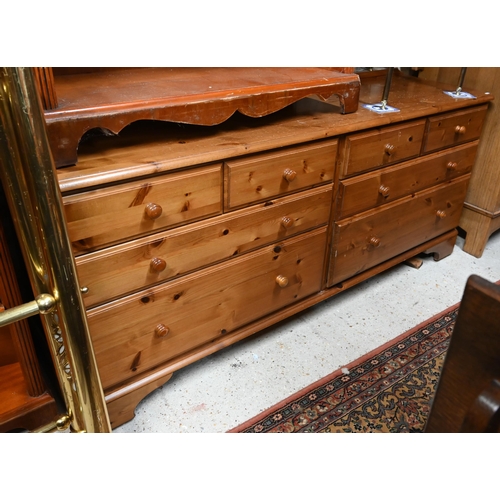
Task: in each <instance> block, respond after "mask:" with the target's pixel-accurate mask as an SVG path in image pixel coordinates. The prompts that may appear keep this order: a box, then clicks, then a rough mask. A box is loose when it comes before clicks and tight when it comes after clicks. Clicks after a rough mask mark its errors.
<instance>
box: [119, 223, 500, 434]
mask: <svg viewBox="0 0 500 500" xmlns="http://www.w3.org/2000/svg"><path fill="white" fill-rule="evenodd" d="M462 247H463V239H461V238H458V240H457V245H456V247H455V249H454V252H453V253H452V255H451V256H449V257H447V258H445V259H443V260H441V261H440V262H435V261H434V260H433V259H432V257H431V256H424V257H423V259H424V263H423V265H422V266H421V267H420V269H414V268H411V267H409V266H406V265H404V264H402V265H399V266H397V267H395V268H393V269H391V270H389V271H387V272H385V273H383V274H381V275H379V276H377V277H374V278H372V279H370V280H368V281H367V282H365V283H363V284H360V285H358V286H356V287H354V288H352V289H350V290H347V291H345V292H343V293H341V294H339V295H337V296H335V297H332V298H331V299H328V300H327V301H325V302H323V303H321V304H318V305H317V306H315V307H313V308H311V309H309V310H307V311H305V312H303V313H301V314H298V315H296V316H295V317H293V318H291V319H288V320H286V321H284V322H282V323H280V324H279V325H276V326H275V327H273V328H270V329H268V330H266V331H265V332H264V333H262V334H259V335H257V336H254V337H251V338H249V339H246V340H244V341H242V342H240V343H238V344H236V345H234V346H231V347H229V348H227V349H225V350H224V351H221V352H219V353H216V354H213V355H211V356H209V357H207V358H205V359H203V360H201V361H199V362H197V363H194V364H192V365H191V366H188V367H186V368H184V369H182V370H179V371H178V372H176V373H174V375H173V377H172V378H171V379H170V381H169V382H167V383H166V384H165V385H164V386H162V387H160V388H158V389H157V390H155V391H154V392H153V393H151V394H150V395H149V396H147V397H146V398H145V399H144V400H143V401H142V402H141V403H140V404H139V405H138V406H137V409H136V417H135V418H134V419H133V420H132V421H130V422H127V423H125V424H124V425H122V426H120V427H119V428H117V429H115V431H114V432H116V433H133V432H142V433H153V432H155V433H222V432H226V431H228V430H230V429H232V428H233V427H235V426H237V425H238V424H240V423H243V422H245V421H246V420H248V419H250V418H251V417H254V416H255V415H257V414H258V413H260V412H261V411H263V410H265V409H267V408H269V407H270V406H272V405H274V404H276V403H278V402H279V401H281V400H283V399H284V398H286V397H288V396H290V395H292V394H293V393H295V392H297V391H299V390H300V389H302V388H304V387H306V386H307V385H309V384H311V383H312V382H314V381H316V380H318V379H320V378H321V377H324V376H325V375H328V374H329V373H331V372H333V371H334V370H336V369H337V368H340V367H342V366H344V365H346V364H347V363H349V362H351V361H354V360H355V359H357V358H359V357H360V356H362V355H363V354H366V353H368V352H369V351H371V350H373V349H375V348H376V347H378V346H380V345H382V344H384V343H385V342H388V341H390V340H391V339H393V338H395V337H397V336H398V335H400V334H402V333H404V332H405V331H406V330H409V329H410V328H412V327H414V326H416V325H417V324H419V323H421V322H422V321H425V320H426V319H428V318H430V317H431V316H433V315H435V314H438V313H439V312H441V311H442V310H444V309H445V308H447V307H449V306H452V305H454V304H455V303H457V302H459V301H460V299H461V297H462V293H463V290H464V286H465V282H466V280H467V278H468V277H469V276H470V275H471V274H477V275H479V276H482V277H483V278H486V279H488V280H490V281H497V280H500V231H497V232H496V233H495V234H493V235H492V237H491V238H490V239H489V241H488V244H487V247H486V249H485V251H484V254H483V256H482V257H481V258H480V259H477V258H475V257H472V256H471V255H469V254H467V253H465V252H464V251H463V250H462Z"/></svg>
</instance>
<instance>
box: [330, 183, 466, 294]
mask: <svg viewBox="0 0 500 500" xmlns="http://www.w3.org/2000/svg"><path fill="white" fill-rule="evenodd" d="M469 178H470V175H465V176H463V177H460V178H458V179H455V180H453V181H450V182H447V183H445V184H443V185H441V186H439V187H438V188H433V189H428V190H425V191H421V192H419V193H418V194H417V195H416V196H414V197H412V196H410V197H406V198H402V199H401V200H399V201H396V202H394V203H392V204H390V205H387V206H385V207H381V208H376V209H374V210H371V211H369V212H366V213H365V214H364V215H363V216H360V217H352V218H350V219H345V220H344V221H341V222H338V223H336V224H335V228H334V242H333V247H332V256H331V262H332V265H331V268H330V270H329V280H328V284H329V285H333V284H335V283H338V282H339V281H342V280H344V279H347V278H349V277H351V276H354V275H356V274H358V273H359V272H361V271H364V270H366V269H369V268H371V267H373V266H375V265H377V264H379V263H381V262H383V261H385V260H387V259H390V258H392V257H394V256H396V255H398V254H400V253H402V252H405V251H406V250H409V249H411V248H413V247H415V246H417V245H419V244H421V243H424V242H425V241H428V240H430V239H432V238H434V237H436V236H439V235H440V234H442V233H445V232H446V231H449V230H451V229H453V228H455V227H457V226H458V221H459V219H460V214H461V213H462V205H463V201H464V198H465V193H466V190H467V183H468V180H469Z"/></svg>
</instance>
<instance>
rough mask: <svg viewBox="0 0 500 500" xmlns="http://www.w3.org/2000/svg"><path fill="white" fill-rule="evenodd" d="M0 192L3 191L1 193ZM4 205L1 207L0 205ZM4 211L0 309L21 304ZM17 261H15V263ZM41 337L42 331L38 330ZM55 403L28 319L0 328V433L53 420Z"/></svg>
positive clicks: (0, 226) (0, 243)
mask: <svg viewBox="0 0 500 500" xmlns="http://www.w3.org/2000/svg"><path fill="white" fill-rule="evenodd" d="M2 194H3V193H2ZM2 208H4V207H2ZM7 217H8V214H7V213H6V211H5V209H4V210H2V217H1V218H0V309H2V310H3V309H9V308H11V307H15V306H18V305H21V304H22V303H23V297H22V296H21V290H20V283H19V274H20V272H21V270H20V268H19V266H16V265H15V263H14V260H13V255H12V252H13V251H17V248H16V246H15V245H13V243H14V239H15V235H14V234H13V232H12V231H11V228H10V224H9V222H10V221H9V220H8V218H7ZM16 264H17V262H16ZM38 334H39V335H42V336H43V332H42V331H40V332H38ZM57 412H58V409H57V405H56V401H55V399H54V397H53V396H52V395H51V394H49V392H48V390H47V384H46V380H45V378H44V376H43V371H42V367H41V365H40V359H39V352H37V350H36V347H35V342H34V341H33V337H32V331H31V328H30V324H29V322H28V320H22V321H18V322H16V323H12V324H10V325H7V326H3V327H0V432H9V431H17V430H30V431H32V430H36V429H38V428H41V427H44V426H46V425H48V424H50V423H52V422H54V421H55V420H56V417H57Z"/></svg>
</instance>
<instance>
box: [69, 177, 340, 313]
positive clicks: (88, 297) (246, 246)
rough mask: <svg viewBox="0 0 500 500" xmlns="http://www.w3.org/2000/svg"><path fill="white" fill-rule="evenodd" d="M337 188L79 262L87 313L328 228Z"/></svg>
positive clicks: (192, 226) (157, 236)
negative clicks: (92, 309) (181, 277)
mask: <svg viewBox="0 0 500 500" xmlns="http://www.w3.org/2000/svg"><path fill="white" fill-rule="evenodd" d="M331 197H332V189H331V185H329V186H323V187H320V188H316V189H313V190H309V191H306V192H304V193H299V194H296V195H292V196H287V197H285V198H279V199H277V200H273V201H270V202H267V203H265V204H261V205H259V206H256V207H251V208H245V209H242V210H238V211H236V212H232V213H230V214H228V215H221V216H217V217H213V218H211V219H210V220H208V221H202V222H197V223H193V224H189V225H187V226H186V227H183V228H177V229H171V230H167V231H164V232H161V233H157V234H155V235H153V236H149V237H145V238H141V239H140V240H137V241H133V242H129V243H124V244H121V245H116V246H114V247H112V248H109V249H104V250H100V251H97V252H93V253H91V254H90V255H83V256H80V257H77V258H76V262H77V270H78V275H79V278H80V283H81V284H82V286H86V287H87V288H88V289H89V292H88V293H87V294H85V295H84V302H85V305H86V306H87V307H90V306H93V305H95V304H99V303H102V302H104V301H106V300H111V299H113V298H116V297H119V296H122V295H125V294H127V293H131V292H135V291H137V290H139V289H142V288H144V287H146V286H149V285H152V284H157V283H160V282H163V281H165V280H167V279H171V278H173V277H175V276H179V275H182V274H185V273H187V272H189V271H193V270H195V269H197V268H201V267H203V266H207V265H209V264H213V263H215V262H218V261H221V260H223V259H226V258H230V257H233V256H235V255H240V254H243V253H245V252H248V251H250V250H253V249H255V248H258V247H262V246H265V245H269V244H270V243H273V242H276V241H278V240H281V239H283V238H288V237H290V236H293V235H295V234H298V233H300V232H304V231H306V230H309V229H312V228H315V227H318V226H321V225H326V224H327V223H328V219H329V216H330V207H331Z"/></svg>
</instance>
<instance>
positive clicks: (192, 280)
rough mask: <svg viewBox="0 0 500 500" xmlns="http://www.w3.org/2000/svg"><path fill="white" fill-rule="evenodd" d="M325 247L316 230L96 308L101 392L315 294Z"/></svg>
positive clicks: (91, 317)
mask: <svg viewBox="0 0 500 500" xmlns="http://www.w3.org/2000/svg"><path fill="white" fill-rule="evenodd" d="M325 245H326V228H320V229H316V230H314V231H312V232H310V233H306V234H304V235H299V236H296V237H294V238H291V239H288V240H286V241H284V242H282V243H280V244H279V245H271V246H267V247H265V248H262V249H260V250H256V251H255V252H251V253H249V254H247V255H244V256H240V257H238V258H237V259H232V260H230V261H228V262H224V263H222V264H219V265H216V266H212V267H210V268H209V269H206V270H203V271H198V272H197V273H192V274H190V275H188V276H186V277H184V278H179V279H176V280H173V281H171V282H169V283H166V284H164V285H160V286H157V287H153V288H152V289H149V290H148V291H147V292H144V293H137V294H134V295H131V296H129V297H127V298H125V299H122V300H119V301H115V302H113V303H111V304H108V305H105V306H101V307H98V308H95V309H93V310H91V311H90V312H89V313H88V322H89V329H90V334H91V337H92V341H93V346H94V350H95V354H96V360H97V365H98V369H99V373H100V376H101V380H102V383H103V386H104V388H105V389H106V388H110V387H111V386H113V385H116V384H119V383H121V382H123V381H125V380H127V379H128V378H130V377H131V376H134V375H137V374H139V373H141V372H143V371H145V370H148V369H151V368H153V367H155V366H158V365H160V364H162V363H164V362H166V361H168V360H170V359H173V358H175V357H176V356H179V355H181V354H183V353H186V352H188V351H189V350H191V349H194V348H196V347H198V346H201V345H203V344H205V343H207V342H210V341H216V340H223V337H224V335H225V334H226V333H231V332H232V331H234V330H235V329H237V328H238V327H241V326H244V325H246V324H248V323H250V322H251V321H253V320H256V319H258V318H261V317H263V316H264V315H266V314H268V313H271V312H274V311H277V310H278V309H280V308H282V307H285V306H287V305H289V304H291V303H293V302H295V301H298V300H301V299H303V298H305V297H307V296H308V295H311V294H313V293H315V292H318V291H319V290H320V288H321V281H322V272H323V261H324V252H325ZM286 280H288V283H286ZM278 282H279V283H278ZM280 284H281V286H280Z"/></svg>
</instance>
